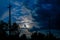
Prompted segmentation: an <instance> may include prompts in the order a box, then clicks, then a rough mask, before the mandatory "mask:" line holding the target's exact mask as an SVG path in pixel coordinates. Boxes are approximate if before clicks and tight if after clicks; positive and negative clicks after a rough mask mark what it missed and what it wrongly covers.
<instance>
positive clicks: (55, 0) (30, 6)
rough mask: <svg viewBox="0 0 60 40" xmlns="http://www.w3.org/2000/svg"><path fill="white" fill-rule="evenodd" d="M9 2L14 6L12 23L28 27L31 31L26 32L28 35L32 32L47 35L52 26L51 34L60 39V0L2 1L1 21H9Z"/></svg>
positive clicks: (0, 7) (0, 4)
mask: <svg viewBox="0 0 60 40" xmlns="http://www.w3.org/2000/svg"><path fill="white" fill-rule="evenodd" d="M9 2H10V4H11V5H12V8H11V20H12V23H14V22H16V23H18V24H19V27H21V28H24V25H26V28H28V29H29V31H27V30H25V32H27V34H28V33H30V32H32V31H40V32H42V33H45V34H46V33H48V28H49V25H50V28H51V32H52V33H53V34H54V35H55V36H57V37H60V31H59V30H60V1H59V0H0V20H3V21H4V22H8V20H9V19H8V18H9V17H8V16H9V9H8V6H9ZM49 19H50V21H49ZM49 23H50V24H49ZM22 31H24V30H22Z"/></svg>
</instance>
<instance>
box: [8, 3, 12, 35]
mask: <svg viewBox="0 0 60 40" xmlns="http://www.w3.org/2000/svg"><path fill="white" fill-rule="evenodd" d="M11 7H12V6H11V5H10V3H9V7H8V8H9V35H10V33H11Z"/></svg>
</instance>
